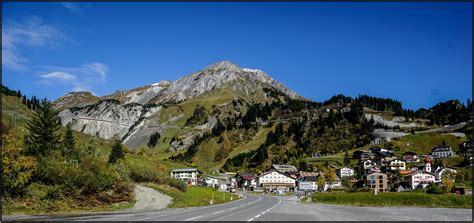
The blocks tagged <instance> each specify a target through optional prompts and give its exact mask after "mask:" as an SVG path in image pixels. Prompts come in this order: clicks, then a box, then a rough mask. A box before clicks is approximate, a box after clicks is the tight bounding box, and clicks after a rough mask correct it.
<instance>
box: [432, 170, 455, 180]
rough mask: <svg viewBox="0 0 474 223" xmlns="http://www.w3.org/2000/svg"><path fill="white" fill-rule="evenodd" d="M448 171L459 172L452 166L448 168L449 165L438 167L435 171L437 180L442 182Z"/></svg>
mask: <svg viewBox="0 0 474 223" xmlns="http://www.w3.org/2000/svg"><path fill="white" fill-rule="evenodd" d="M447 172H450V173H452V174H456V173H457V171H456V170H455V169H451V168H448V167H438V168H436V170H435V171H434V174H435V177H436V182H441V180H442V179H443V175H444V174H445V173H447Z"/></svg>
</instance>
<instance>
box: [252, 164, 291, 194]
mask: <svg viewBox="0 0 474 223" xmlns="http://www.w3.org/2000/svg"><path fill="white" fill-rule="evenodd" d="M295 182H296V180H295V179H294V178H291V177H290V176H288V175H286V174H284V173H282V172H279V171H276V170H274V169H272V170H270V171H268V172H266V173H263V174H262V175H260V176H258V177H257V185H258V186H259V187H264V188H265V189H268V190H273V189H285V190H289V189H290V188H294V187H295Z"/></svg>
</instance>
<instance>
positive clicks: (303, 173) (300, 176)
mask: <svg viewBox="0 0 474 223" xmlns="http://www.w3.org/2000/svg"><path fill="white" fill-rule="evenodd" d="M318 175H319V173H317V172H305V171H300V172H299V174H298V178H303V177H307V176H318Z"/></svg>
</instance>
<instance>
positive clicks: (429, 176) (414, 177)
mask: <svg viewBox="0 0 474 223" xmlns="http://www.w3.org/2000/svg"><path fill="white" fill-rule="evenodd" d="M409 177H410V185H411V189H415V188H425V187H426V186H428V185H429V184H430V183H435V182H436V176H435V174H434V173H431V172H427V171H418V172H415V173H413V174H411V175H409Z"/></svg>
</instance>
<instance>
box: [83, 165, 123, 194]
mask: <svg viewBox="0 0 474 223" xmlns="http://www.w3.org/2000/svg"><path fill="white" fill-rule="evenodd" d="M79 168H80V169H81V170H82V172H81V175H80V185H81V193H82V194H93V193H99V192H102V191H106V190H109V189H112V188H113V186H114V185H115V184H116V183H117V182H119V181H121V180H124V179H121V176H120V173H118V172H117V171H116V170H115V169H113V168H112V167H111V166H109V165H108V164H107V162H105V161H104V160H100V159H95V158H93V157H86V159H84V160H83V162H81V165H80V167H79Z"/></svg>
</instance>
